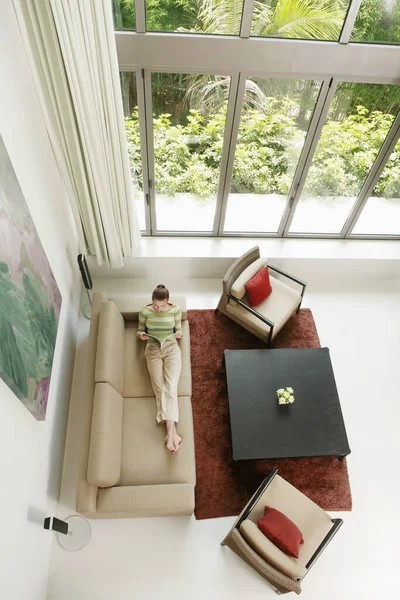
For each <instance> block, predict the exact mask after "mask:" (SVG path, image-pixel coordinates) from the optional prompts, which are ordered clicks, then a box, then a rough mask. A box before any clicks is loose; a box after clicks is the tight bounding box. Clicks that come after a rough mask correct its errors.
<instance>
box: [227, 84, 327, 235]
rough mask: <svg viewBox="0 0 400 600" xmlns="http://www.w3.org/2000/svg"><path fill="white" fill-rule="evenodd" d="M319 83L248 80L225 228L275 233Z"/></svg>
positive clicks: (316, 96) (315, 99)
mask: <svg viewBox="0 0 400 600" xmlns="http://www.w3.org/2000/svg"><path fill="white" fill-rule="evenodd" d="M320 87H321V82H319V81H297V80H273V79H253V78H252V79H247V80H246V88H245V98H244V103H243V108H242V114H241V119H240V126H239V134H238V140H237V144H236V149H235V158H234V162H233V173H232V181H231V187H230V193H229V198H228V205H227V211H226V218H225V225H224V230H225V231H231V232H235V231H236V232H237V231H240V232H277V231H278V228H279V224H280V221H281V218H282V214H283V211H284V209H285V206H286V201H287V195H288V193H289V190H290V186H291V183H292V180H293V176H294V172H295V170H296V166H297V163H298V161H299V157H300V154H301V150H302V148H303V145H304V140H305V137H306V134H307V130H308V127H309V124H310V120H311V117H312V114H313V111H314V107H315V103H316V101H317V98H318V93H319V90H320Z"/></svg>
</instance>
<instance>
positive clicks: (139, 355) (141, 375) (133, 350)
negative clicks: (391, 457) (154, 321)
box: [123, 321, 192, 398]
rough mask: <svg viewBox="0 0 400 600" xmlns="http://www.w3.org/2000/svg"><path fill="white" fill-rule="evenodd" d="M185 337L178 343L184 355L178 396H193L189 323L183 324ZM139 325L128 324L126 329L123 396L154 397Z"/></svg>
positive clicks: (184, 322) (144, 344)
mask: <svg viewBox="0 0 400 600" xmlns="http://www.w3.org/2000/svg"><path fill="white" fill-rule="evenodd" d="M182 332H183V337H182V339H181V340H180V341H179V342H178V344H179V347H180V349H181V355H182V370H181V376H180V378H179V383H178V396H190V395H191V394H192V377H191V370H190V333H189V323H188V321H183V322H182ZM136 334H137V323H130V322H128V323H126V327H125V381H124V391H123V396H124V397H125V398H127V397H129V398H132V397H136V396H137V397H145V396H154V392H153V388H152V386H151V381H150V376H149V372H148V370H147V365H146V359H145V356H144V351H145V349H146V342H143V341H142V340H138V338H137V335H136Z"/></svg>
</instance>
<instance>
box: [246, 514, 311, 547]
mask: <svg viewBox="0 0 400 600" xmlns="http://www.w3.org/2000/svg"><path fill="white" fill-rule="evenodd" d="M257 524H258V526H259V528H260V529H261V531H262V532H263V534H264V535H265V536H267V538H268V539H269V540H271V542H273V543H274V544H275V545H276V546H278V548H280V549H281V550H282V552H286V554H289V556H293V557H294V558H299V548H300V544H304V539H303V534H302V533H301V531H300V529H299V528H298V527H297V525H296V524H295V523H293V521H291V520H290V519H289V518H288V517H287V516H286V515H284V514H283V513H282V512H281V511H280V510H277V509H276V508H271V507H270V506H266V507H265V511H264V516H263V517H261V519H258V521H257Z"/></svg>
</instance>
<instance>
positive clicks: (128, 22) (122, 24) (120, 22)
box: [112, 0, 136, 31]
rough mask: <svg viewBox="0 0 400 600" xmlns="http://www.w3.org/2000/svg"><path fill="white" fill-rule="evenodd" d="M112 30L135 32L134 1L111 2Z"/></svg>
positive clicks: (115, 0)
mask: <svg viewBox="0 0 400 600" xmlns="http://www.w3.org/2000/svg"><path fill="white" fill-rule="evenodd" d="M112 9H113V17H114V29H115V30H116V31H121V30H123V29H129V30H133V31H135V30H136V19H135V0H112Z"/></svg>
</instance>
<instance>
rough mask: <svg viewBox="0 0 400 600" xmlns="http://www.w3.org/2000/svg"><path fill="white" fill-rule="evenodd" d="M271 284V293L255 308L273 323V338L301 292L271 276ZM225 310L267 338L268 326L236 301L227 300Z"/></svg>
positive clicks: (293, 308)
mask: <svg viewBox="0 0 400 600" xmlns="http://www.w3.org/2000/svg"><path fill="white" fill-rule="evenodd" d="M271 285H272V294H270V295H269V296H268V298H266V299H265V300H264V301H263V302H261V304H259V305H258V306H257V307H256V309H255V310H256V311H257V312H259V313H260V314H262V315H265V316H266V317H267V318H268V319H270V321H272V322H273V323H274V325H275V327H274V333H273V338H274V337H275V336H276V335H277V334H278V333H279V331H280V330H281V329H282V327H283V326H284V324H285V323H286V321H287V320H288V319H289V318H290V316H291V315H292V313H293V312H294V311H295V310H296V308H297V307H298V305H299V304H300V301H301V293H300V292H298V291H297V290H295V289H294V288H292V287H291V286H289V285H287V284H286V283H284V282H283V281H280V280H279V279H276V278H275V277H271ZM245 300H248V299H247V296H246V297H245V298H244V299H243V301H245ZM226 310H227V312H228V313H229V314H231V315H233V316H234V317H236V318H237V319H238V320H239V321H242V322H244V323H246V325H248V326H249V327H250V328H251V329H253V330H255V331H257V332H259V333H261V334H262V335H263V336H265V339H267V333H268V332H269V326H268V325H266V324H265V323H264V322H263V321H261V320H260V319H259V318H257V317H256V316H254V315H252V314H251V313H250V312H249V311H248V310H246V309H245V308H243V307H242V306H240V305H239V304H238V303H237V302H233V301H232V300H229V302H228V304H227V305H226ZM273 338H272V339H273Z"/></svg>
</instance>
